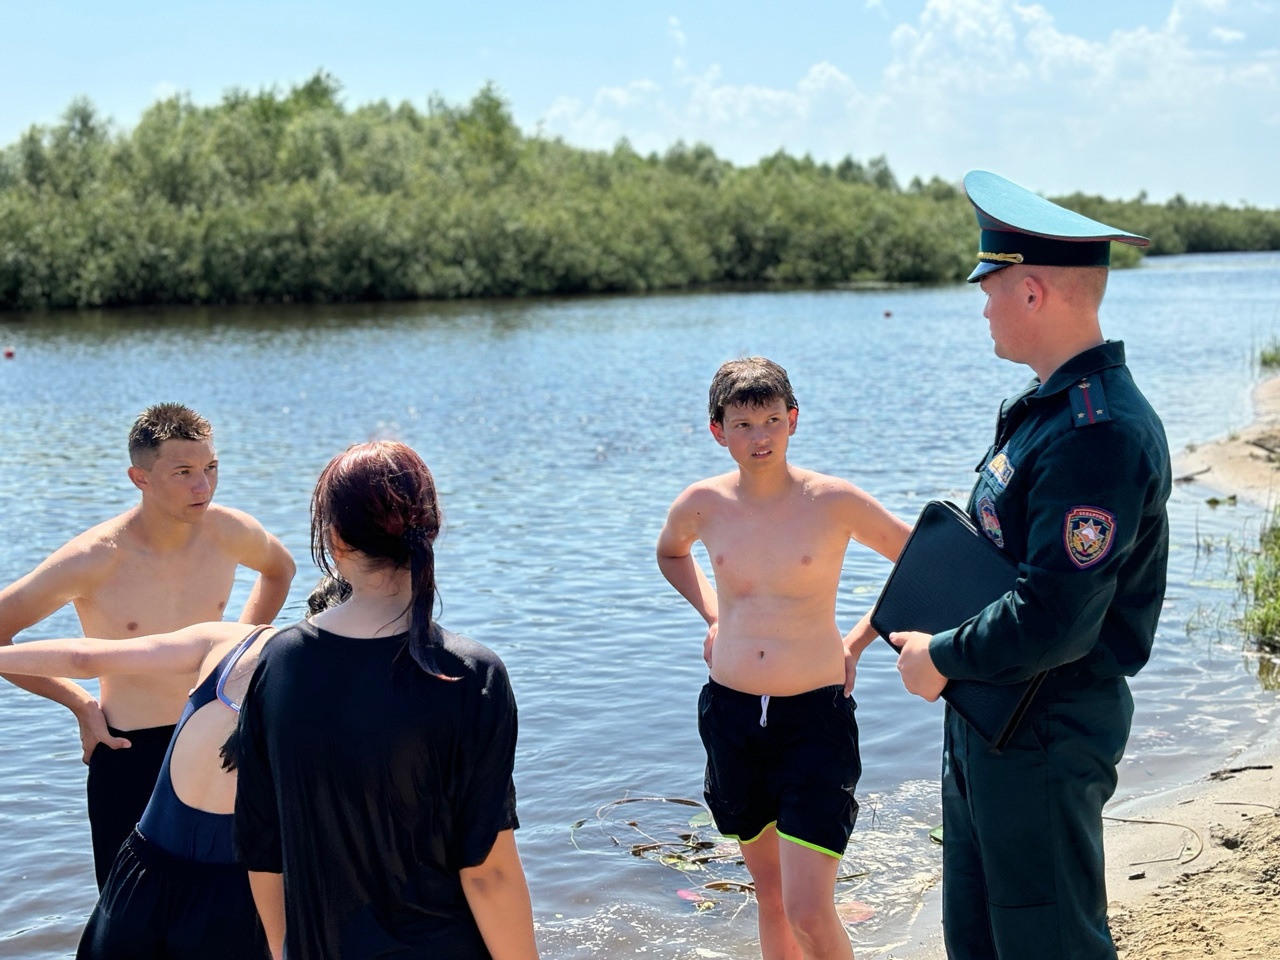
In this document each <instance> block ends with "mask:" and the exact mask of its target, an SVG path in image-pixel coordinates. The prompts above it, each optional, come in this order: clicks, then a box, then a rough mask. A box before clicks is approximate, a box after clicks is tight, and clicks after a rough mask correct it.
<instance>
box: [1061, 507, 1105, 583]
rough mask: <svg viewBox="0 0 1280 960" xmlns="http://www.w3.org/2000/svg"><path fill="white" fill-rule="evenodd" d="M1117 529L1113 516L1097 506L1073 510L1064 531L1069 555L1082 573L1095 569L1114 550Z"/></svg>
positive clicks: (1064, 540) (1068, 516)
mask: <svg viewBox="0 0 1280 960" xmlns="http://www.w3.org/2000/svg"><path fill="white" fill-rule="evenodd" d="M1115 529H1116V518H1115V515H1114V514H1112V513H1108V512H1107V511H1106V510H1102V509H1100V508H1098V507H1073V508H1072V509H1071V510H1068V511H1067V519H1066V523H1065V524H1064V525H1063V530H1062V539H1063V542H1064V543H1065V545H1066V548H1067V556H1069V557H1070V558H1071V562H1072V563H1074V564H1075V565H1076V566H1077V567H1079V568H1080V569H1081V570H1083V569H1085V568H1086V567H1092V566H1093V565H1094V564H1095V563H1098V562H1099V561H1100V560H1102V558H1103V557H1105V556H1106V555H1107V554H1108V553H1109V552H1110V551H1111V541H1112V538H1113V535H1114V534H1115Z"/></svg>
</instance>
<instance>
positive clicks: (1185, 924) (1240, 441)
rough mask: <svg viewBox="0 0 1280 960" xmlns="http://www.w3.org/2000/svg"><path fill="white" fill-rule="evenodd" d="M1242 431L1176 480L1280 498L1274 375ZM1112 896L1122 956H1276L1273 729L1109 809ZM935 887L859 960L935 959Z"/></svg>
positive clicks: (1179, 453)
mask: <svg viewBox="0 0 1280 960" xmlns="http://www.w3.org/2000/svg"><path fill="white" fill-rule="evenodd" d="M1254 408H1255V419H1254V422H1253V423H1252V424H1250V425H1249V426H1248V427H1246V428H1244V429H1242V430H1240V431H1237V432H1233V433H1232V434H1231V435H1229V436H1227V437H1222V438H1219V439H1217V440H1214V441H1212V442H1209V443H1204V444H1197V445H1195V447H1194V448H1193V449H1187V450H1176V451H1173V461H1174V477H1175V478H1176V479H1177V481H1178V482H1182V483H1195V484H1198V485H1201V486H1203V487H1205V488H1206V490H1207V491H1208V495H1216V496H1218V497H1222V498H1226V497H1230V496H1236V497H1238V498H1240V499H1242V500H1248V501H1251V502H1254V503H1257V504H1260V505H1262V506H1267V507H1270V506H1273V505H1274V504H1276V503H1277V501H1278V500H1280V496H1278V495H1280V377H1274V378H1271V379H1269V380H1265V381H1263V382H1262V383H1261V384H1259V386H1258V387H1257V389H1256V391H1255V393H1254ZM1106 812H1107V817H1108V819H1107V821H1106V825H1105V837H1106V840H1105V842H1106V851H1107V894H1108V899H1109V903H1110V907H1109V915H1110V920H1111V930H1112V935H1113V936H1114V938H1115V941H1116V947H1117V950H1118V951H1119V955H1120V958H1121V960H1184V958H1187V960H1189V958H1192V957H1209V956H1211V957H1214V958H1216V960H1233V958H1237V957H1240V958H1244V957H1250V958H1256V957H1280V924H1277V923H1276V918H1277V917H1278V916H1280V907H1278V906H1277V904H1278V903H1280V731H1277V730H1274V729H1273V730H1271V731H1269V732H1268V733H1267V734H1265V735H1264V736H1263V738H1262V739H1261V740H1259V741H1258V742H1256V743H1254V744H1252V745H1250V746H1249V747H1248V748H1246V749H1244V750H1243V751H1241V752H1239V753H1238V754H1237V755H1235V756H1231V757H1229V758H1227V759H1226V760H1224V762H1223V763H1222V765H1221V767H1219V768H1218V769H1217V770H1215V771H1214V772H1213V773H1211V774H1210V775H1209V776H1207V777H1205V778H1204V779H1201V780H1197V781H1195V782H1193V783H1188V784H1185V785H1183V786H1180V787H1177V788H1174V789H1172V790H1168V791H1166V792H1164V793H1160V794H1154V795H1149V796H1143V797H1137V798H1134V799H1132V800H1127V801H1125V802H1123V803H1119V804H1115V805H1113V806H1110V807H1108V808H1107V811H1106ZM938 900H939V895H938V892H937V890H933V891H931V892H930V893H929V894H928V895H927V897H926V901H925V903H924V905H923V908H922V909H921V912H920V915H919V916H918V918H917V920H916V922H915V924H914V925H913V928H912V931H911V933H912V937H911V941H910V942H909V943H906V944H903V945H901V946H900V947H897V948H894V949H893V950H891V951H889V952H887V953H880V954H876V953H873V952H872V951H870V950H863V951H861V953H860V957H864V958H865V957H872V956H877V955H879V956H882V957H886V958H897V960H908V958H909V960H942V958H944V957H945V956H946V952H945V950H944V949H943V946H942V935H941V910H940V905H939V903H938Z"/></svg>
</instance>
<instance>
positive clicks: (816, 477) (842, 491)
mask: <svg viewBox="0 0 1280 960" xmlns="http://www.w3.org/2000/svg"><path fill="white" fill-rule="evenodd" d="M792 476H794V477H795V479H796V481H797V482H799V483H800V484H802V485H803V487H804V492H805V493H806V494H807V495H809V496H811V497H821V498H824V499H828V498H845V497H850V498H857V497H862V496H865V494H863V492H862V491H861V490H859V489H858V488H857V487H855V486H854V485H853V484H852V483H850V482H849V481H848V480H845V479H844V478H843V477H833V476H831V475H830V474H827V473H818V472H817V471H816V470H806V469H804V468H803V467H793V468H792Z"/></svg>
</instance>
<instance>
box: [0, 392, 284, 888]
mask: <svg viewBox="0 0 1280 960" xmlns="http://www.w3.org/2000/svg"><path fill="white" fill-rule="evenodd" d="M129 459H130V461H131V464H132V465H131V466H130V467H129V471H128V473H129V480H130V481H131V482H132V483H133V485H134V486H135V487H137V488H138V489H139V490H140V491H141V493H142V500H141V502H140V503H139V504H138V505H137V506H135V507H133V508H132V509H130V510H127V511H125V512H124V513H122V514H120V515H119V516H118V517H114V518H112V519H110V520H108V521H106V522H105V523H100V524H98V525H97V526H95V527H92V528H90V529H89V530H86V531H85V532H84V533H82V534H80V535H79V536H77V537H75V538H74V539H72V540H71V541H70V542H68V543H67V544H66V545H65V546H62V547H60V548H59V549H58V550H56V551H54V553H53V554H52V555H51V556H49V557H48V559H46V560H45V561H44V562H43V563H41V564H40V565H39V566H38V567H36V569H35V570H33V571H32V572H31V573H29V574H27V575H26V576H25V577H23V578H22V579H20V580H18V581H16V582H15V583H13V584H12V585H10V586H9V587H6V588H5V589H3V590H0V644H9V643H12V642H13V638H14V636H15V635H16V634H17V633H19V632H20V631H22V630H25V629H27V628H28V627H31V626H33V625H34V624H36V623H39V622H40V621H41V620H44V619H45V618H46V617H48V616H49V615H50V614H52V613H53V612H54V611H56V610H58V609H59V608H61V607H62V606H64V605H65V604H67V603H72V604H74V605H75V610H76V614H77V615H78V616H79V618H80V626H81V629H82V630H83V631H84V633H85V635H86V636H94V637H106V638H109V639H124V638H128V637H138V636H146V635H150V634H158V633H169V632H172V631H174V630H178V629H181V628H182V627H187V626H190V625H192V624H194V623H200V622H203V621H207V620H220V619H222V616H223V612H224V608H225V607H226V604H227V600H228V599H229V598H230V595H231V587H232V584H233V581H234V579H235V571H236V567H237V566H238V565H243V566H246V567H249V568H250V569H251V570H256V571H258V573H259V577H258V580H257V583H255V584H254V586H253V590H252V592H251V593H250V596H249V600H248V602H247V603H246V604H245V607H244V611H243V612H242V614H241V616H240V619H241V621H242V622H245V623H270V622H271V620H272V618H273V617H274V616H275V615H276V614H277V613H278V612H279V611H280V608H281V606H283V605H284V601H285V598H286V597H287V596H288V593H289V584H290V582H291V581H292V580H293V573H294V564H293V560H292V558H291V557H290V556H289V552H288V551H287V550H285V548H284V546H283V545H282V544H281V543H280V541H279V540H277V539H276V538H275V537H273V536H272V535H271V534H269V533H267V532H266V531H265V530H264V529H263V528H262V525H261V524H259V523H258V521H256V520H255V519H253V517H251V516H249V515H248V514H246V513H242V512H241V511H239V510H231V509H229V508H227V507H219V506H214V505H213V504H211V503H210V501H211V500H212V498H213V492H214V489H215V487H216V486H217V483H218V460H217V454H216V453H215V451H214V447H213V430H212V428H211V427H210V426H209V422H208V421H207V420H205V419H204V418H203V417H201V416H200V415H199V414H197V413H196V412H195V411H193V410H191V409H189V408H187V407H184V406H182V405H181V404H176V403H162V404H156V405H155V406H152V407H149V408H148V409H146V410H144V411H143V412H142V414H141V415H140V416H139V417H138V419H137V420H136V421H135V422H134V425H133V429H132V430H131V431H130V433H129ZM6 679H8V680H10V681H11V682H12V683H14V684H16V685H17V686H19V687H22V688H23V689H25V690H30V691H31V692H32V693H36V694H39V695H40V696H43V697H47V698H48V699H50V700H53V701H55V702H57V703H61V704H62V705H63V706H65V707H67V708H68V709H70V710H71V712H72V713H74V714H75V715H76V719H77V721H79V724H80V743H81V746H82V747H83V749H84V761H85V763H87V764H88V765H89V779H88V795H89V824H90V828H91V830H92V833H93V854H94V864H95V869H96V872H97V877H98V886H99V888H101V887H102V884H103V882H104V881H105V879H106V875H107V872H108V871H109V870H110V868H111V863H112V861H113V860H114V859H115V855H116V851H117V850H118V849H119V847H120V844H121V842H122V841H123V840H124V839H125V838H126V837H127V836H128V835H129V833H130V832H131V831H132V830H133V827H134V824H136V823H137V822H138V817H139V816H140V815H141V814H142V810H143V808H144V807H145V806H146V803H147V799H148V797H149V796H150V795H151V788H152V787H153V786H154V785H155V780H156V774H157V773H158V771H159V769H160V764H161V762H162V761H163V759H164V752H165V749H166V747H167V746H168V743H169V738H170V736H171V735H172V733H173V725H174V723H176V721H177V719H178V716H179V715H180V714H181V713H182V708H183V705H184V704H185V703H186V700H187V695H188V693H189V692H190V690H191V687H192V686H193V685H194V683H195V674H192V673H186V674H173V675H163V676H156V675H152V676H131V675H117V676H111V677H104V678H103V679H102V683H101V687H100V689H101V694H100V698H101V704H100V705H99V702H98V701H96V700H94V698H93V697H92V696H90V695H89V693H88V691H86V690H85V689H84V688H83V687H81V686H79V685H78V684H76V683H73V682H72V681H70V680H67V679H43V678H36V677H19V676H12V677H7V678H6ZM125 748H127V749H125Z"/></svg>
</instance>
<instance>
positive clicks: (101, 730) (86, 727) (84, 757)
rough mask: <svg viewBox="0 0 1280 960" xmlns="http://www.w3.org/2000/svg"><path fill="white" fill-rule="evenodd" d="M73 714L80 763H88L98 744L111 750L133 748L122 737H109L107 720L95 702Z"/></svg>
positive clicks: (90, 702)
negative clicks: (76, 725) (78, 730)
mask: <svg viewBox="0 0 1280 960" xmlns="http://www.w3.org/2000/svg"><path fill="white" fill-rule="evenodd" d="M75 714H76V722H78V723H79V724H80V762H81V763H88V762H89V758H90V757H91V756H93V751H94V750H95V749H97V746H98V744H100V743H105V744H106V745H107V746H108V747H110V748H111V749H112V750H122V749H125V748H126V747H131V746H133V744H131V743H130V742H129V741H128V740H126V739H125V738H124V737H113V736H112V735H111V731H110V730H108V729H107V718H106V717H105V716H103V713H102V708H101V707H100V706H98V701H97V700H90V701H89V702H88V703H87V704H85V705H84V706H82V707H81V708H80V709H78V710H76V712H75Z"/></svg>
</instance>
